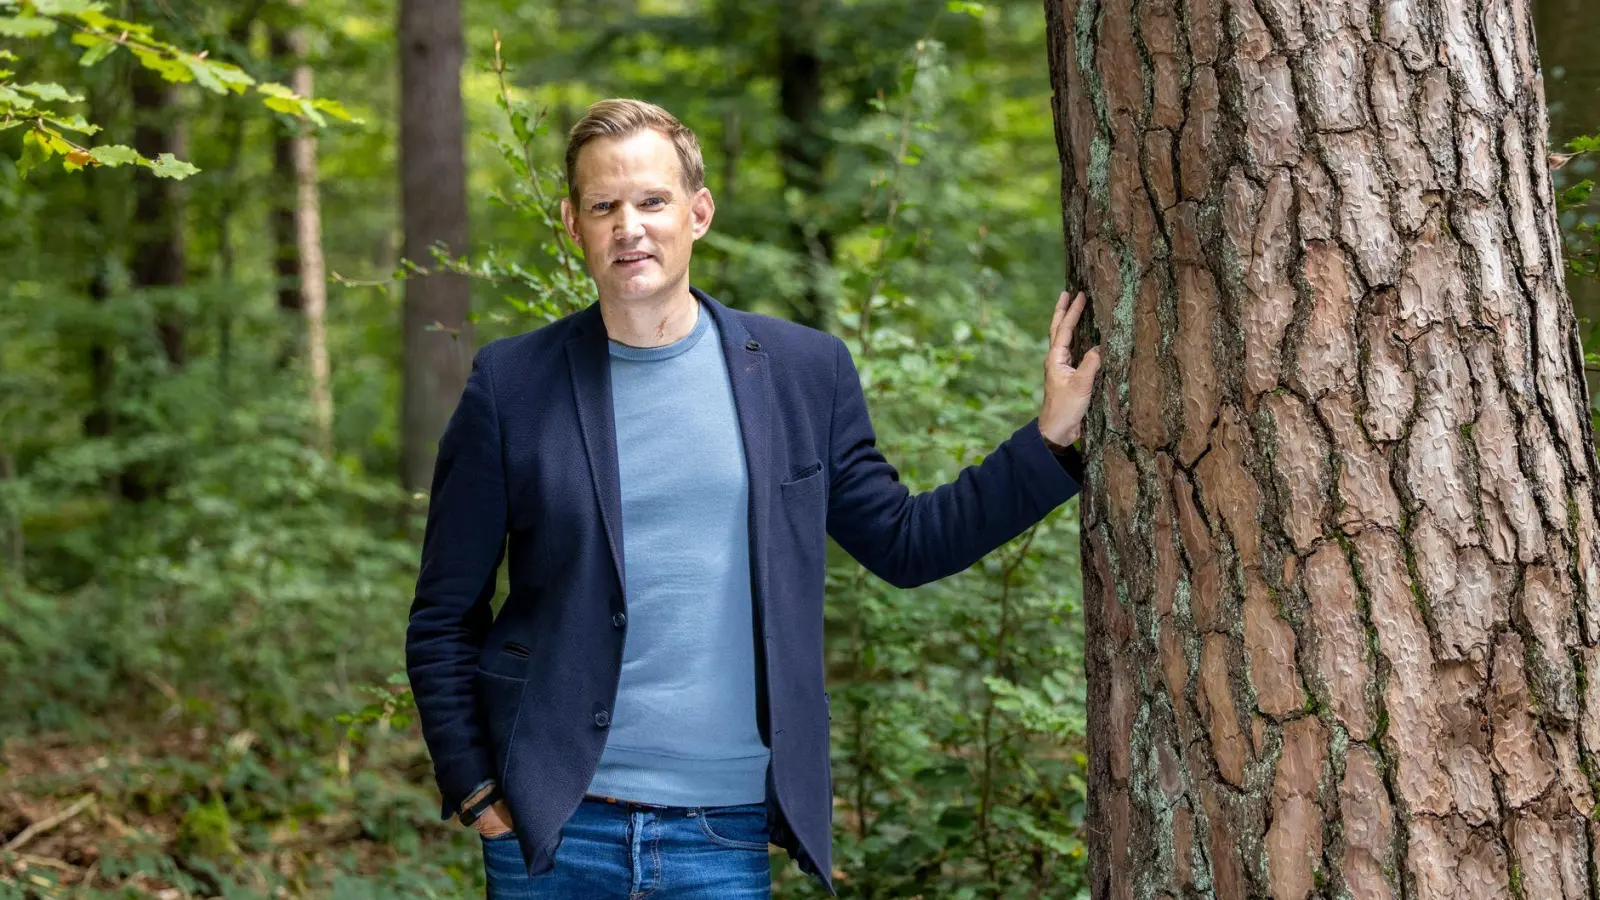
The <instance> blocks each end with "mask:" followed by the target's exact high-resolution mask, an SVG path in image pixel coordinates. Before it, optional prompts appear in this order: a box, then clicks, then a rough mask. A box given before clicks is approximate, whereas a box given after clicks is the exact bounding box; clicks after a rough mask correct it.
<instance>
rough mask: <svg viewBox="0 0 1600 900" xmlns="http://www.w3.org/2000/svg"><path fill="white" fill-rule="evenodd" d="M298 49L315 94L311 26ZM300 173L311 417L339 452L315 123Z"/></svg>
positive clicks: (299, 70) (297, 33)
mask: <svg viewBox="0 0 1600 900" xmlns="http://www.w3.org/2000/svg"><path fill="white" fill-rule="evenodd" d="M289 6H290V8H292V9H295V10H297V11H298V10H299V9H300V8H302V7H304V6H305V0H289ZM289 43H290V47H291V49H292V51H293V53H294V57H295V60H296V65H295V67H294V84H293V87H294V92H295V93H296V94H299V95H300V96H302V97H310V96H311V95H312V87H313V85H312V72H311V66H310V65H309V64H307V62H306V57H307V56H308V55H309V52H310V44H311V36H310V34H309V33H308V32H307V30H306V26H304V25H298V26H296V27H295V29H294V31H293V32H291V34H290V37H289ZM293 157H294V173H295V212H294V232H295V248H296V254H295V255H296V257H297V258H298V259H299V261H300V265H299V271H298V273H297V274H298V276H299V278H298V280H299V285H300V308H301V310H302V312H303V313H304V314H305V335H306V344H305V355H306V365H307V369H308V374H309V376H310V379H309V380H310V385H311V423H312V429H313V431H314V438H313V440H314V442H315V444H316V447H317V449H318V450H321V451H322V453H323V455H325V456H326V455H332V453H333V389H332V387H331V386H330V385H329V371H328V326H327V311H328V273H327V267H326V265H325V264H324V262H323V257H322V207H321V202H320V198H319V195H318V193H317V135H316V132H315V131H313V130H312V129H311V125H310V123H306V122H303V123H300V127H299V132H298V133H297V134H296V135H295V136H294V139H293Z"/></svg>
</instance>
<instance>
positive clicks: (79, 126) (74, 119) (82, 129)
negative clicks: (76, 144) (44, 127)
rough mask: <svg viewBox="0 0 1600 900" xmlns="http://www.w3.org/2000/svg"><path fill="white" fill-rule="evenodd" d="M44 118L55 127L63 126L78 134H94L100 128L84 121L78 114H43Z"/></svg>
mask: <svg viewBox="0 0 1600 900" xmlns="http://www.w3.org/2000/svg"><path fill="white" fill-rule="evenodd" d="M44 120H45V121H46V122H49V123H50V124H51V125H54V126H56V127H57V128H65V129H67V130H68V131H76V132H78V133H79V134H94V133H96V132H98V131H99V130H100V126H99V125H95V124H94V123H92V122H88V121H85V120H84V118H83V116H79V115H71V116H45V119H44Z"/></svg>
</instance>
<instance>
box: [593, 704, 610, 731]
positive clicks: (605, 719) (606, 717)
mask: <svg viewBox="0 0 1600 900" xmlns="http://www.w3.org/2000/svg"><path fill="white" fill-rule="evenodd" d="M594 724H596V725H598V726H600V727H601V728H604V727H606V726H607V725H610V724H611V714H610V713H608V712H606V711H605V710H603V709H602V710H600V711H599V712H597V713H595V714H594Z"/></svg>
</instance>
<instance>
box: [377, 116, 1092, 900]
mask: <svg viewBox="0 0 1600 900" xmlns="http://www.w3.org/2000/svg"><path fill="white" fill-rule="evenodd" d="M566 170H567V182H568V190H569V194H568V196H567V197H566V198H565V199H563V200H562V203H561V212H562V220H563V222H564V223H565V226H566V230H567V233H568V235H570V237H571V238H572V240H573V241H574V242H575V243H576V244H577V245H578V246H579V247H581V248H582V249H583V252H584V258H585V263H586V265H587V267H588V269H589V273H590V275H591V276H592V277H593V278H594V281H595V284H596V286H597V287H598V288H599V294H600V301H599V303H597V304H595V305H592V306H590V307H589V308H587V309H585V310H583V311H582V312H579V313H575V314H573V315H571V316H568V317H566V318H564V319H562V320H560V321H558V322H555V323H553V324H551V325H549V326H546V327H544V328H540V329H538V330H536V331H533V332H529V333H527V334H523V335H519V336H516V337H513V338H507V339H505V340H500V341H495V342H493V343H491V344H489V345H487V346H485V347H483V348H482V349H481V350H480V351H479V352H478V354H477V357H476V359H475V360H474V362H473V370H472V375H471V377H470V378H469V379H468V382H467V386H466V389H465V391H464V392H463V393H462V396H461V402H460V405H459V406H458V407H457V409H456V411H455V414H454V415H453V416H452V417H451V420H450V423H449V425H448V426H447V428H446V429H445V433H444V436H443V438H442V439H441V441H440V446H439V457H438V463H437V466H436V469H435V472H434V479H433V493H432V498H431V501H430V504H429V509H428V525H427V531H426V535H425V537H424V540H423V548H422V566H421V573H420V575H419V577H418V580H417V593H416V600H415V603H414V604H413V606H412V610H411V624H410V629H409V633H408V635H407V644H406V650H407V666H408V669H409V672H410V676H411V683H412V686H413V689H414V692H415V695H416V699H417V707H418V710H419V711H420V713H421V718H422V726H423V735H424V737H425V739H426V741H427V745H428V749H429V751H430V753H431V754H432V756H433V760H434V768H435V774H436V777H437V780H438V784H439V789H440V792H441V794H442V795H443V800H444V807H443V811H442V814H443V816H445V817H450V816H458V817H460V818H461V819H462V821H464V822H466V823H468V824H471V825H472V826H473V827H475V828H477V829H478V831H479V833H480V835H481V836H482V838H483V848H484V860H485V867H486V873H487V876H488V885H489V896H490V897H492V898H546V900H550V898H559V900H568V898H585V900H596V898H599V900H603V898H612V897H615V898H618V900H623V898H631V897H640V896H645V895H647V894H648V895H649V896H651V897H653V898H656V900H711V898H716V900H739V898H764V897H767V896H768V892H769V883H768V882H769V878H768V875H769V868H768V861H767V845H768V842H769V841H770V842H771V843H774V844H777V845H779V846H781V847H783V848H784V849H786V850H787V851H788V852H789V854H790V855H791V856H793V857H794V858H795V859H796V860H797V861H798V862H799V864H800V866H801V868H802V869H803V870H805V871H807V872H810V873H812V874H814V875H816V876H817V877H818V878H819V879H820V880H821V881H822V883H823V884H824V885H825V886H826V887H827V888H828V889H829V890H830V892H831V891H832V879H831V874H832V862H831V860H832V856H831V845H830V841H831V833H830V825H831V816H832V812H831V811H832V797H831V782H830V776H829V769H828V718H829V715H828V697H827V694H826V693H824V691H823V687H824V685H823V646H822V621H823V616H822V598H823V568H824V553H825V549H826V539H825V536H824V535H825V534H827V535H832V536H833V538H834V539H835V540H836V541H837V542H838V543H839V545H840V546H841V547H843V548H844V549H845V550H846V551H848V552H849V553H850V554H851V555H853V556H854V557H855V558H856V559H858V560H860V561H861V562H862V564H863V565H865V566H866V567H867V568H868V569H870V570H871V571H872V572H873V573H875V574H877V575H878V576H880V577H882V578H884V579H886V580H888V581H890V582H891V583H893V584H896V585H898V586H902V587H911V586H914V585H917V584H921V583H924V582H927V581H932V580H934V579H937V578H942V577H944V576H946V575H949V574H951V573H954V572H958V571H961V570H962V569H965V568H967V567H968V566H970V565H971V564H972V563H974V562H976V561H977V560H978V559H980V558H981V557H982V556H983V555H984V554H986V553H988V552H989V551H991V550H993V549H995V548H996V547H998V546H1000V545H1001V544H1002V543H1004V542H1005V541H1007V540H1010V539H1011V538H1012V537H1015V536H1016V535H1017V534H1019V533H1021V532H1022V531H1023V530H1024V529H1026V528H1027V527H1028V526H1030V525H1032V524H1033V523H1034V522H1036V521H1038V520H1039V519H1040V518H1041V517H1043V516H1044V515H1045V514H1046V513H1048V512H1049V511H1050V510H1052V509H1054V508H1055V507H1056V506H1058V505H1060V504H1061V503H1063V502H1065V501H1066V500H1067V499H1068V498H1069V497H1071V496H1072V495H1073V494H1075V493H1076V492H1077V490H1078V485H1079V483H1080V481H1081V477H1082V476H1081V467H1080V463H1079V460H1078V458H1077V456H1076V454H1075V452H1074V451H1072V450H1071V449H1070V446H1071V445H1072V444H1073V443H1074V442H1075V441H1076V440H1077V437H1078V434H1079V430H1080V427H1081V422H1082V419H1083V415H1084V412H1085V410H1086V409H1087V407H1088V402H1089V395H1090V386H1091V382H1092V381H1093V379H1094V374H1095V371H1096V369H1097V368H1098V367H1099V355H1098V352H1097V350H1091V351H1090V352H1089V353H1088V354H1086V355H1085V356H1084V359H1083V362H1082V364H1081V365H1080V366H1078V367H1076V368H1075V367H1073V366H1072V365H1071V363H1070V355H1069V352H1068V350H1067V343H1068V341H1069V340H1070V335H1071V333H1072V330H1073V327H1074V326H1075V325H1076V323H1077V321H1078V317H1079V315H1080V313H1081V311H1082V309H1083V296H1082V295H1081V294H1080V295H1078V297H1077V299H1076V300H1075V301H1074V302H1073V303H1072V304H1071V305H1070V306H1069V305H1068V304H1067V295H1066V294H1065V293H1063V294H1062V295H1061V297H1060V299H1059V300H1058V301H1057V304H1056V310H1055V317H1054V321H1053V322H1052V323H1051V342H1050V350H1049V355H1048V357H1047V360H1046V365H1045V369H1046V371H1045V385H1044V404H1043V407H1042V409H1041V411H1040V414H1039V418H1038V419H1036V420H1034V421H1032V422H1029V423H1028V424H1026V425H1024V426H1022V427H1021V428H1019V429H1018V430H1017V431H1016V433H1015V434H1013V435H1012V436H1011V437H1010V439H1008V440H1006V441H1005V442H1003V443H1002V444H1000V446H999V447H998V448H996V449H995V451H994V452H993V453H991V454H990V455H989V456H988V457H987V458H986V459H985V460H984V461H983V463H982V464H980V465H977V466H972V467H969V468H967V469H966V470H964V471H963V472H962V473H961V475H960V476H959V477H958V478H957V479H956V481H955V482H954V483H952V484H948V485H944V486H942V487H940V488H938V489H937V490H934V491H930V492H928V493H925V494H921V495H918V496H914V497H913V496H911V495H910V494H909V492H908V491H907V489H906V488H905V487H904V486H903V485H901V484H900V482H899V477H898V475H897V474H896V472H895V470H894V468H893V467H892V466H890V465H889V464H888V463H887V462H886V461H885V460H884V458H883V457H882V456H881V455H880V454H879V453H878V451H877V449H876V448H875V437H874V434H873V430H872V425H871V422H870V421H869V420H868V416H867V409H866V403H865V400H864V398H863V396H862V388H861V383H860V381H859V378H858V376H857V374H856V369H855V366H854V364H853V362H852V361H851V358H850V354H849V352H848V350H847V349H846V348H845V345H844V343H843V342H842V341H840V340H839V339H838V338H835V337H833V336H831V335H828V334H825V333H822V332H819V331H815V330H812V329H808V328H804V327H801V326H799V325H795V324H792V323H789V322H785V321H782V320H779V319H773V318H769V317H765V316H758V315H753V314H749V313H743V312H736V311H734V310H730V309H728V308H726V307H724V306H722V305H721V304H719V303H717V302H716V301H715V300H713V299H712V298H711V297H709V296H707V295H706V294H705V293H703V292H701V291H700V290H699V289H697V288H693V287H691V286H690V283H689V259H690V254H691V251H692V250H693V246H694V242H695V241H697V240H698V239H700V238H701V237H702V236H704V235H705V233H706V231H707V230H708V229H709V228H710V227H711V219H712V215H713V213H714V211H715V205H714V204H713V202H712V198H711V193H710V191H708V190H707V189H706V187H705V167H704V163H703V162H702V160H701V156H700V149H699V145H698V142H697V141H696V139H695V136H694V134H693V133H692V132H691V131H689V129H687V128H685V127H684V126H683V125H682V124H680V123H679V122H678V121H677V120H676V119H675V118H673V117H672V116H671V115H670V114H668V113H667V112H666V111H665V110H662V109H661V108H659V107H656V106H653V105H650V104H646V103H642V102H638V101H634V100H606V101H602V102H600V103H597V104H595V105H594V106H592V107H590V108H589V110H588V111H587V113H586V115H585V117H584V119H583V121H581V122H579V123H578V124H577V125H576V126H574V127H573V129H572V132H571V135H570V137H569V143H568V149H567V157H566ZM502 559H505V560H507V562H508V567H509V576H510V579H509V580H510V590H509V593H508V595H507V596H506V599H505V603H504V606H503V608H502V609H501V611H500V614H499V615H498V616H493V617H491V614H490V606H489V601H490V599H491V597H493V595H494V593H495V585H496V573H497V570H498V569H499V566H500V562H501V561H502Z"/></svg>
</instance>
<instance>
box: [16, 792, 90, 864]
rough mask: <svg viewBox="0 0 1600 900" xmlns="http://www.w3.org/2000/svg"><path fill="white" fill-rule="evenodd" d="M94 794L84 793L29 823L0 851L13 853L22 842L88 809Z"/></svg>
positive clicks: (24, 842)
mask: <svg viewBox="0 0 1600 900" xmlns="http://www.w3.org/2000/svg"><path fill="white" fill-rule="evenodd" d="M94 796H95V795H94V794H84V795H83V796H82V797H79V798H78V800H77V802H76V803H74V804H72V805H71V806H69V807H67V808H66V809H64V810H62V811H61V812H58V813H56V814H55V815H53V816H49V817H48V818H44V819H40V820H39V821H37V822H35V823H33V824H32V825H29V826H28V827H27V828H24V829H22V832H21V833H20V834H18V835H17V836H16V837H14V838H12V839H11V841H10V842H9V843H7V844H6V845H5V846H4V847H0V852H7V853H14V852H16V851H17V850H20V849H22V846H23V845H24V844H26V843H28V842H29V841H31V840H33V839H34V838H36V837H38V836H39V835H41V834H44V833H45V832H46V831H49V830H50V829H52V828H54V827H56V826H57V825H60V824H61V823H62V822H65V821H67V820H68V819H70V818H72V817H73V816H75V815H77V814H78V813H81V812H83V811H84V810H85V809H88V808H89V804H91V803H93V802H94Z"/></svg>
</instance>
